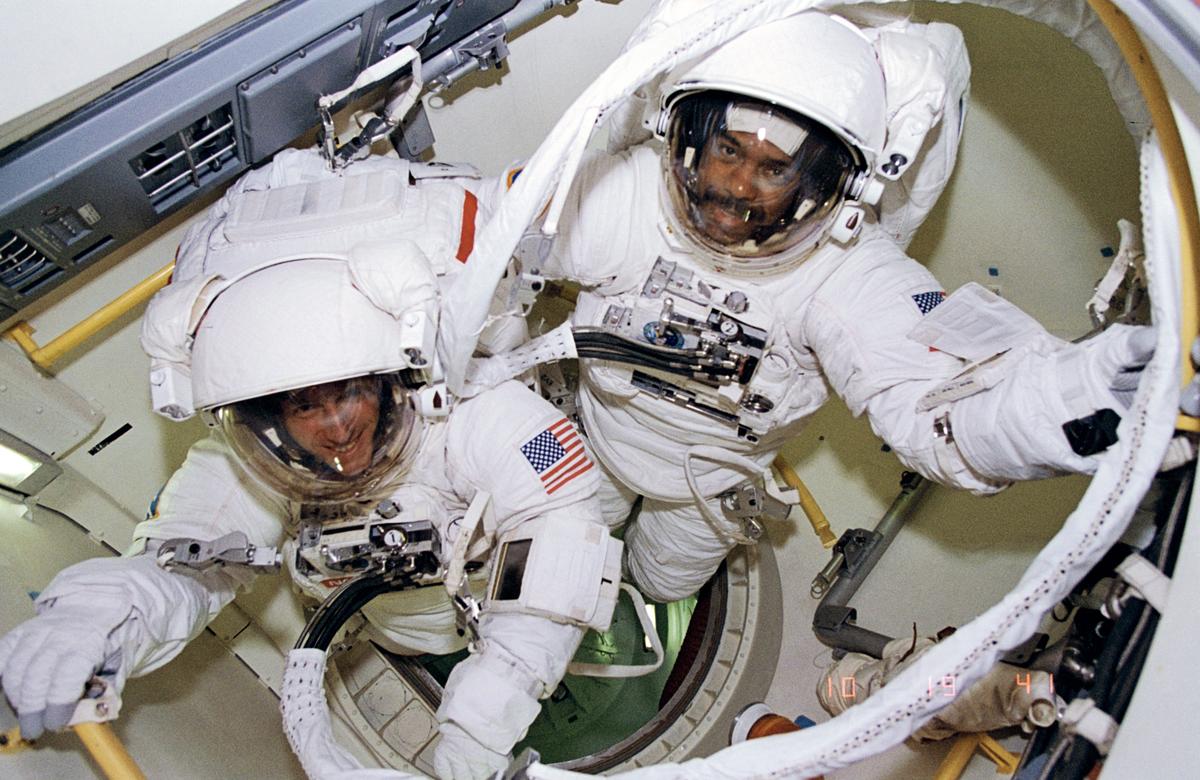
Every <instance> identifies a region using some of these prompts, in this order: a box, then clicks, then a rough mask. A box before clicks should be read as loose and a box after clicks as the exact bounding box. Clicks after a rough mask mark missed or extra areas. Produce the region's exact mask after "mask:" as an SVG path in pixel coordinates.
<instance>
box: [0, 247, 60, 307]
mask: <svg viewBox="0 0 1200 780" xmlns="http://www.w3.org/2000/svg"><path fill="white" fill-rule="evenodd" d="M62 273H63V269H62V268H60V267H59V266H58V265H56V264H55V263H54V261H52V260H51V259H50V258H49V257H47V256H46V255H44V254H42V253H41V252H40V251H38V249H37V247H35V246H33V245H32V244H30V243H29V242H28V241H26V240H25V239H23V238H22V237H21V236H19V235H17V234H16V233H14V232H13V231H11V230H5V231H4V232H3V233H0V288H2V289H3V292H5V293H9V294H10V295H6V296H4V297H6V298H9V299H10V300H16V299H17V298H20V297H21V296H23V295H25V294H27V293H29V292H30V291H32V290H33V289H34V288H35V287H37V286H39V285H41V284H43V283H44V282H47V281H50V280H51V279H53V278H54V277H56V276H58V275H60V274H62Z"/></svg>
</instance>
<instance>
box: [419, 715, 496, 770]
mask: <svg viewBox="0 0 1200 780" xmlns="http://www.w3.org/2000/svg"><path fill="white" fill-rule="evenodd" d="M438 731H439V732H440V733H441V735H442V738H441V740H440V741H439V742H438V746H437V748H436V749H435V750H434V752H433V769H434V771H435V772H436V773H437V776H438V777H439V778H441V780H480V778H487V777H491V776H492V775H494V774H495V773H496V772H497V771H498V770H501V769H504V768H505V767H507V766H508V763H509V758H508V755H507V754H505V753H497V752H496V751H494V750H491V749H489V748H487V747H484V746H483V745H481V744H479V742H477V741H476V740H475V739H474V738H473V737H472V736H471V735H470V734H468V733H467V732H465V731H463V730H462V729H461V728H459V727H458V726H457V725H456V724H454V723H442V724H441V725H440V726H438Z"/></svg>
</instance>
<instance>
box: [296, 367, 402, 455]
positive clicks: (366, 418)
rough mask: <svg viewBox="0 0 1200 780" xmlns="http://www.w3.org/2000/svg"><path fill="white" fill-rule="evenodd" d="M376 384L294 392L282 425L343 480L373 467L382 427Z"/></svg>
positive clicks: (336, 385) (349, 383) (315, 387)
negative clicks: (380, 427) (377, 429)
mask: <svg viewBox="0 0 1200 780" xmlns="http://www.w3.org/2000/svg"><path fill="white" fill-rule="evenodd" d="M377 388H378V385H377V383H375V382H372V381H366V382H364V381H363V380H361V379H350V380H344V381H340V382H329V383H327V384H323V385H313V386H311V387H305V388H302V389H300V390H294V391H292V392H290V393H288V394H287V395H286V397H285V398H284V400H283V405H282V415H283V425H284V428H286V429H287V432H288V434H289V435H290V436H291V437H292V439H294V440H295V441H296V443H297V444H299V445H300V446H301V447H303V448H304V449H305V450H307V451H308V452H309V453H311V454H312V455H313V456H315V457H316V458H318V459H320V460H321V461H322V462H323V463H325V465H327V466H329V467H330V468H332V469H334V470H335V471H337V472H338V473H339V474H341V475H342V476H345V477H353V476H355V475H356V474H359V473H361V472H362V471H364V470H365V469H366V468H367V467H368V466H370V465H371V458H372V455H373V453H374V449H375V429H376V428H377V427H378V424H379V393H378V390H377Z"/></svg>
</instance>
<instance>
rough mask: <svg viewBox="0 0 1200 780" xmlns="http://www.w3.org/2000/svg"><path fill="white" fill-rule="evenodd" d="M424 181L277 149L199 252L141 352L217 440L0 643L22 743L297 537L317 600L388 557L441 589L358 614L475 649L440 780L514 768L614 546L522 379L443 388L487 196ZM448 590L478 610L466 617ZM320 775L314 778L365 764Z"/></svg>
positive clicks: (190, 247)
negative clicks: (440, 324)
mask: <svg viewBox="0 0 1200 780" xmlns="http://www.w3.org/2000/svg"><path fill="white" fill-rule="evenodd" d="M413 172H414V171H413V170H411V169H410V166H408V164H407V163H404V162H401V161H388V160H372V161H370V162H368V163H366V164H363V165H362V166H361V167H352V168H351V169H349V170H348V171H347V172H346V173H345V174H344V175H343V176H338V177H334V176H331V175H329V174H326V173H323V172H322V168H321V167H320V162H319V160H317V159H316V158H315V156H314V155H311V154H309V153H296V154H294V155H293V154H285V155H283V156H282V157H281V158H280V159H279V160H278V161H277V162H276V163H275V165H274V167H273V168H272V169H270V170H268V171H260V172H257V173H255V174H252V175H251V176H250V177H248V179H247V180H245V181H243V182H241V183H239V185H236V186H235V187H234V188H233V189H232V190H231V193H230V195H228V196H227V197H226V199H225V200H224V201H223V202H222V204H221V205H219V206H218V207H216V208H215V209H214V210H213V212H211V213H210V215H209V219H208V220H207V221H205V222H203V223H201V225H200V226H199V227H198V228H197V229H195V230H194V231H193V232H192V234H191V235H190V236H189V240H188V242H187V243H186V244H185V254H186V255H188V256H186V257H182V258H181V265H180V270H181V272H182V274H181V275H182V277H183V278H182V279H181V280H177V281H176V282H175V283H174V284H172V285H169V286H168V287H167V288H165V289H164V291H162V292H161V293H160V294H159V295H158V297H156V299H155V301H154V302H153V303H152V304H151V307H150V309H149V311H148V312H147V315H146V319H145V321H144V327H143V344H144V345H145V346H146V348H147V351H148V352H149V353H150V354H151V356H152V357H153V359H154V362H153V369H152V382H153V383H156V393H157V399H156V400H157V402H158V405H159V407H160V408H161V409H164V410H168V411H170V412H171V413H172V414H173V415H174V416H177V417H179V416H185V415H186V414H187V413H188V411H189V410H190V408H194V409H196V410H199V411H201V412H202V413H204V414H205V415H206V416H207V419H208V420H209V422H210V424H211V425H212V426H214V427H215V428H216V429H217V430H218V431H219V434H218V435H217V436H214V437H211V438H209V439H207V440H205V441H202V442H200V443H199V444H197V445H195V446H194V447H193V448H192V450H191V451H190V453H189V455H188V459H187V461H186V463H185V464H184V465H183V466H182V467H181V468H180V469H179V471H178V472H176V474H175V475H174V476H173V477H172V478H171V480H170V481H169V482H168V484H167V485H166V486H165V487H164V489H163V491H162V493H161V494H160V495H159V497H158V498H157V499H156V502H155V507H154V511H153V516H152V517H151V518H150V519H148V520H147V521H145V522H143V523H142V524H140V525H139V526H138V528H137V530H136V532H135V540H136V543H135V547H136V549H135V551H134V554H130V555H127V556H125V557H122V558H117V559H97V560H89V561H86V562H83V563H81V564H78V565H76V566H72V567H70V568H68V569H66V570H64V571H63V572H61V573H60V574H59V575H58V576H57V577H56V578H55V580H54V581H53V582H52V583H51V584H50V585H49V586H48V587H47V588H46V589H45V590H44V591H43V592H42V593H41V595H40V596H39V598H38V600H37V609H38V612H39V615H38V617H35V618H33V619H32V620H30V621H28V622H26V623H24V624H23V625H21V626H19V627H18V628H16V629H15V630H14V631H12V632H11V633H9V634H8V635H7V636H5V637H4V638H3V639H2V640H0V675H3V684H4V689H5V693H6V694H7V695H8V697H9V699H10V701H12V703H13V704H14V706H15V708H16V709H17V711H18V713H19V716H20V720H21V726H22V731H23V733H24V734H25V735H26V736H28V737H30V738H34V737H36V736H37V735H38V734H40V733H41V731H42V730H43V728H56V727H62V726H63V725H65V724H66V723H67V720H68V718H69V717H70V713H71V711H72V710H73V709H74V705H75V702H76V701H77V700H78V699H79V698H80V696H81V694H82V693H83V690H84V686H85V683H86V682H87V681H88V679H89V677H90V676H91V675H92V674H93V673H94V671H96V670H102V671H104V672H105V673H107V674H110V675H111V676H112V677H113V679H114V680H115V682H116V683H117V686H118V688H119V687H120V685H121V683H123V682H124V680H125V679H126V678H127V677H128V676H131V675H140V674H144V673H146V672H148V671H150V670H152V669H154V668H156V667H158V666H160V665H162V664H163V663H166V662H167V661H168V660H169V659H170V658H172V657H173V656H175V655H176V654H177V653H178V652H179V651H180V650H182V648H183V646H184V645H185V644H186V642H188V641H189V640H190V639H192V638H193V637H195V636H196V635H197V634H198V633H199V632H200V631H201V630H202V629H203V627H204V626H205V625H206V624H207V623H208V622H209V620H210V619H212V618H213V617H214V616H215V615H216V614H217V613H218V612H219V611H220V610H221V609H222V607H224V606H225V605H226V604H227V603H228V602H229V601H230V600H232V599H233V597H234V595H235V592H236V590H237V589H238V587H239V586H242V585H245V584H247V583H248V582H249V581H250V580H252V579H253V577H254V576H255V574H256V573H257V572H256V571H255V570H254V568H255V567H254V566H252V565H251V564H256V563H268V564H269V563H271V561H264V560H258V559H261V558H262V551H263V550H264V549H266V548H272V547H278V546H280V545H281V543H283V542H284V541H285V539H286V540H287V544H286V545H285V546H284V550H285V552H284V555H283V557H284V562H285V563H286V565H287V568H288V569H289V571H290V573H291V575H292V577H293V579H294V580H295V581H296V583H297V584H298V585H299V586H300V588H301V589H302V590H303V591H305V592H306V593H309V594H311V595H313V596H316V597H317V598H318V599H320V598H324V597H325V596H327V595H329V594H330V593H331V592H332V591H333V590H334V589H335V588H336V587H337V586H338V585H339V584H341V583H342V582H344V581H345V580H348V579H352V578H353V577H354V576H355V575H356V574H358V572H359V571H360V570H361V567H363V566H366V565H370V564H371V563H372V561H374V562H375V563H385V564H386V565H387V566H410V567H413V572H412V576H411V577H410V583H409V584H410V585H416V586H424V587H415V588H414V589H410V590H404V591H399V592H392V593H387V594H385V595H383V596H381V597H379V598H377V599H376V600H375V601H373V602H371V603H370V604H369V605H368V606H367V607H365V608H364V610H363V613H364V615H365V616H366V618H367V621H368V631H369V635H370V636H371V637H372V639H373V640H375V641H376V642H378V643H380V644H382V645H383V646H385V647H386V648H388V649H389V650H392V651H394V652H401V653H422V652H432V653H448V652H452V651H455V650H458V649H461V648H462V647H463V646H465V645H466V644H467V642H468V640H472V638H473V639H474V641H473V642H472V650H473V653H472V654H471V656H470V657H469V658H468V659H466V660H464V661H462V662H461V663H459V664H458V665H457V666H456V667H455V668H454V670H453V672H452V673H451V675H450V678H449V680H448V681H447V683H446V686H445V694H444V697H443V700H442V704H441V707H440V708H439V710H438V721H439V726H438V730H439V732H440V742H439V744H438V745H437V747H436V750H435V752H434V754H433V764H434V767H435V768H436V770H437V771H438V773H439V775H441V776H442V777H446V778H474V777H482V776H486V775H488V774H490V773H491V772H494V771H495V770H496V769H498V768H502V767H504V766H506V765H507V762H508V755H507V754H508V753H509V751H510V749H511V748H512V746H513V744H514V743H515V742H516V741H518V740H519V739H520V738H521V737H522V736H523V735H524V733H525V731H526V729H527V727H528V726H529V724H530V723H531V722H532V721H533V719H534V718H535V717H536V715H537V713H538V712H539V702H538V700H539V699H540V698H542V697H544V696H548V695H549V694H550V693H551V692H553V690H554V688H555V687H556V686H557V684H558V682H559V680H560V679H561V677H562V676H563V674H564V672H565V670H566V668H567V665H568V662H569V661H570V660H571V657H572V655H573V653H574V651H575V649H576V647H577V645H578V643H579V641H580V638H581V637H582V635H583V632H584V631H585V629H586V628H587V627H589V626H590V627H596V628H605V627H607V624H608V621H609V619H610V617H611V613H612V609H613V605H614V604H615V601H616V588H617V586H618V582H619V560H620V543H619V542H617V541H616V540H613V539H611V538H610V537H609V535H608V531H607V529H606V528H605V526H604V525H603V524H602V522H601V518H600V514H599V510H598V508H597V505H596V503H595V499H594V493H595V490H596V472H597V469H595V468H594V467H593V464H592V461H591V460H590V458H589V457H588V455H587V453H586V452H585V451H584V449H583V446H582V443H581V442H580V441H579V438H578V435H577V433H576V432H575V430H574V428H573V427H572V424H571V423H570V422H569V421H568V420H566V419H565V418H564V417H563V416H562V414H561V413H560V412H559V411H558V410H556V409H555V408H554V407H553V406H551V405H550V404H548V403H547V402H545V401H544V400H542V399H541V398H539V397H538V396H537V395H536V394H534V393H532V392H530V391H529V390H528V388H526V387H525V386H523V385H521V384H520V383H517V382H508V383H504V384H501V385H499V386H497V387H495V388H494V389H492V390H490V391H488V392H486V393H483V394H481V395H479V396H478V397H475V398H472V399H471V400H469V401H466V402H461V403H453V404H450V403H449V402H448V401H449V399H447V398H446V396H445V395H444V393H442V392H441V391H439V390H438V389H437V388H436V387H434V386H433V385H432V384H431V383H430V382H429V381H428V380H430V379H431V378H432V377H433V376H434V371H433V369H432V364H433V363H434V362H435V361H434V359H433V352H432V343H433V338H434V333H435V329H436V326H437V321H438V291H437V285H438V283H439V279H438V272H440V271H444V270H445V269H444V268H441V267H437V266H435V265H434V263H433V262H431V259H430V257H429V256H428V255H427V254H426V251H425V249H428V250H429V251H431V252H441V251H442V250H448V251H446V252H445V253H444V255H445V256H441V255H439V259H440V260H441V261H442V262H444V263H448V264H451V265H450V267H452V265H453V264H455V263H457V262H459V261H457V260H456V259H455V254H454V252H453V250H454V248H455V245H456V244H458V243H459V242H460V239H461V238H462V237H463V236H465V235H466V234H467V233H469V232H470V231H469V228H470V227H473V214H471V213H470V212H471V209H469V208H468V209H467V212H465V213H466V215H467V216H466V217H464V218H463V219H462V220H459V219H458V218H457V214H459V213H464V212H463V211H462V210H461V209H462V204H463V203H464V198H466V200H467V201H469V200H470V198H471V197H473V196H468V195H467V191H466V190H465V189H464V188H463V186H462V185H461V184H455V183H453V182H448V181H439V182H437V183H436V184H435V185H434V186H431V187H430V186H423V185H416V184H412V183H410V180H409V177H410V176H411V175H412V174H413ZM420 172H421V170H417V173H420ZM425 172H426V173H428V171H425ZM456 209H457V210H456ZM445 212H449V213H450V216H449V217H446V215H445ZM431 214H432V215H434V219H432V220H431V219H430V216H431ZM467 217H470V221H471V224H469V225H468V229H466V230H464V229H462V225H463V224H467V223H468V221H469V220H468V219H467ZM437 219H441V222H439V221H436V220H437ZM468 251H469V248H468ZM463 257H464V258H465V254H464V255H463ZM469 508H470V509H472V512H473V513H472V512H468V509H469ZM479 510H482V514H480V511H479ZM464 518H467V519H464ZM471 518H475V519H476V520H477V521H478V526H477V527H478V529H479V531H480V533H479V534H478V535H477V536H472V535H471V534H470V530H471V529H473V528H475V527H476V521H475V520H472V519H471ZM366 524H374V527H375V528H377V529H378V530H379V533H378V534H374V533H371V534H369V535H368V534H367V533H365V532H364V531H362V529H364V528H365V527H366ZM464 527H468V530H467V531H463V528H464ZM230 533H237V534H240V535H241V536H240V537H229V536H227V535H228V534H230ZM231 538H232V539H236V540H238V541H237V543H236V544H235V543H234V542H231V541H230V539H231ZM460 538H461V539H462V541H461V542H459V540H460ZM473 540H474V541H473ZM456 542H459V543H458V544H456ZM468 543H470V544H468ZM233 548H236V549H238V550H241V551H242V552H243V553H245V556H244V559H240V558H236V557H235V558H230V557H229V552H228V551H229V550H230V549H233ZM222 550H225V551H226V552H225V553H222ZM197 551H199V552H197ZM205 551H209V552H211V553H212V555H210V557H209V558H208V559H204V558H205ZM364 551H366V552H367V553H368V554H367V555H366V556H365V557H364V556H363V555H361V553H363V552H364ZM506 551H507V554H505V552H506ZM222 555H224V557H221V556H222ZM356 556H357V558H356ZM431 556H432V557H431ZM156 559H157V560H156ZM470 560H477V561H480V562H482V563H485V564H487V566H488V567H490V568H491V581H490V583H488V587H487V591H486V593H485V594H483V595H481V596H479V598H478V600H477V601H475V602H472V600H471V599H472V598H473V597H472V596H471V591H470V588H469V587H468V583H466V582H465V581H464V580H460V581H459V582H447V583H441V582H440V581H439V580H440V578H441V576H442V574H443V573H445V572H446V571H447V570H449V571H452V572H453V571H457V572H462V571H463V570H464V569H469V568H470V567H469V566H468V564H467V562H468V561H470ZM242 564H246V565H242ZM164 566H166V567H167V568H164ZM456 567H457V568H456ZM486 570H487V568H486V567H485V571H486ZM456 588H458V589H457V590H456ZM475 590H476V591H478V587H477V588H476V589H475ZM448 591H451V593H453V594H454V595H456V596H461V597H462V600H463V601H464V602H465V603H466V606H467V609H460V610H459V611H458V613H457V614H456V609H455V606H454V604H453V602H452V598H451V593H448ZM472 605H473V606H472ZM476 608H477V609H476ZM464 613H466V614H464ZM472 618H474V619H472ZM456 622H457V623H458V625H460V626H462V625H463V624H465V628H467V629H469V631H468V633H467V634H466V636H462V635H461V634H462V632H458V631H456ZM289 736H291V735H290V734H289ZM293 747H296V748H297V750H298V751H299V749H300V747H299V746H297V745H293ZM314 760H316V761H317V762H318V763H319V766H318V767H316V768H317V769H319V770H320V772H319V773H320V774H322V775H324V774H325V773H326V772H327V771H330V770H345V769H349V768H352V767H353V766H355V764H354V763H353V761H352V760H349V759H347V756H343V755H340V754H331V755H325V756H318V757H316V759H314ZM306 769H309V770H310V771H313V769H314V767H311V766H309V765H307V764H306Z"/></svg>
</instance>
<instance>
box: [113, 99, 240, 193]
mask: <svg viewBox="0 0 1200 780" xmlns="http://www.w3.org/2000/svg"><path fill="white" fill-rule="evenodd" d="M237 159H238V149H237V134H236V132H235V129H234V123H233V111H232V109H231V107H230V104H228V103H226V104H225V105H223V106H221V107H220V108H218V109H217V110H216V111H213V112H212V113H210V114H207V115H206V116H204V117H201V118H200V119H198V120H196V121H195V122H193V123H192V124H190V125H188V126H187V127H185V128H183V129H182V130H180V131H179V132H177V133H175V134H173V135H171V136H169V137H168V138H165V139H163V140H162V141H159V142H158V143H156V144H155V145H154V146H151V147H150V148H149V149H146V150H145V151H144V152H142V153H141V154H139V155H138V156H137V157H135V158H133V159H132V160H130V161H129V166H130V167H131V168H133V172H134V175H136V176H137V178H138V183H139V184H141V185H142V189H143V190H144V191H145V192H146V195H148V196H149V198H150V202H151V203H153V204H154V205H155V207H162V206H164V205H165V204H167V202H168V201H171V200H173V199H175V198H176V197H177V196H179V195H180V194H181V193H187V192H192V191H195V190H198V189H200V188H201V187H203V186H204V185H205V183H206V182H207V181H208V180H209V179H210V178H212V177H214V176H216V175H217V174H218V173H220V172H221V168H222V167H224V166H225V165H227V164H228V163H230V162H233V161H235V160H237ZM160 210H161V208H160Z"/></svg>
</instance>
